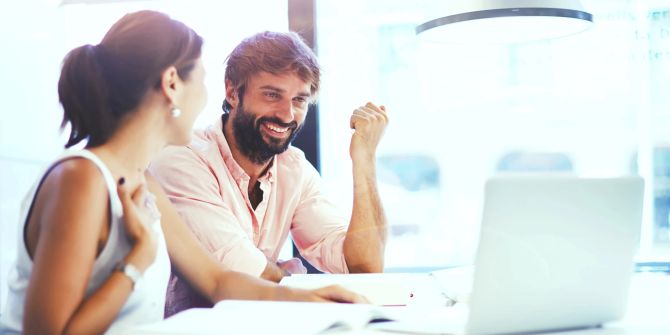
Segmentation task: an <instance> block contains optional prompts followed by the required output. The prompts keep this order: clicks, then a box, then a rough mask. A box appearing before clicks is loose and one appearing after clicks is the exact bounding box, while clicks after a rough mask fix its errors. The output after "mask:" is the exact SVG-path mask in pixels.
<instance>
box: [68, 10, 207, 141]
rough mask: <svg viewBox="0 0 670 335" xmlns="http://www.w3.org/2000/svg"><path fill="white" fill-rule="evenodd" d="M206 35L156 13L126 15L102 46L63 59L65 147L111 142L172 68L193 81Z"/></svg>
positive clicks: (104, 39) (74, 52)
mask: <svg viewBox="0 0 670 335" xmlns="http://www.w3.org/2000/svg"><path fill="white" fill-rule="evenodd" d="M202 43H203V40H202V38H201V37H200V36H199V35H198V34H197V33H196V32H195V31H193V30H192V29H191V28H189V27H187V26H186V25H184V24H183V23H181V22H179V21H176V20H173V19H171V18H170V17H169V16H167V15H165V14H162V13H159V12H155V11H139V12H135V13H131V14H126V15H125V16H124V17H123V18H121V19H120V20H119V21H117V22H116V23H115V24H114V25H113V26H112V28H110V30H109V31H108V32H107V34H106V35H105V37H104V38H103V39H102V42H100V44H98V45H90V44H88V45H83V46H81V47H78V48H75V49H74V50H72V51H70V52H69V53H68V54H67V56H65V60H64V61H63V68H62V69H61V75H60V79H59V81H58V96H59V100H60V102H61V104H62V105H63V122H62V124H61V127H65V125H67V124H68V123H69V124H70V126H71V130H70V138H69V140H68V142H67V144H66V145H65V147H70V146H73V145H75V144H77V143H79V142H81V141H83V140H88V146H89V147H93V146H98V145H100V144H103V143H105V142H106V141H107V140H108V139H109V138H110V137H111V136H112V134H113V133H114V132H115V131H116V128H117V127H118V125H119V122H120V120H121V119H122V118H123V117H125V116H126V115H128V114H129V113H131V112H132V111H134V110H135V109H136V108H137V106H138V105H139V104H140V102H141V101H142V99H143V98H144V96H145V95H146V94H147V92H149V91H150V90H152V89H160V83H161V74H162V73H163V71H165V69H167V68H168V67H170V66H174V67H176V68H177V74H178V75H179V77H180V78H181V79H182V80H188V79H189V75H190V73H191V71H192V70H193V69H194V68H195V64H196V61H197V60H198V58H200V53H201V49H202Z"/></svg>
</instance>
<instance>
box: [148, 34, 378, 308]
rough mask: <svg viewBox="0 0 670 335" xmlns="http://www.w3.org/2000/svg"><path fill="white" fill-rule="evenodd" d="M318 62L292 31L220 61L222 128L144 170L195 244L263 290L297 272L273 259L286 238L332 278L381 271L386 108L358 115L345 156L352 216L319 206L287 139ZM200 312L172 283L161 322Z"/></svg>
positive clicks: (245, 44)
mask: <svg viewBox="0 0 670 335" xmlns="http://www.w3.org/2000/svg"><path fill="white" fill-rule="evenodd" d="M319 76H320V69H319V65H318V62H317V60H316V56H315V55H314V53H313V52H312V51H311V49H310V48H309V47H307V45H305V43H304V42H303V41H302V40H301V39H300V37H299V36H298V35H297V34H295V33H276V32H264V33H260V34H257V35H254V36H251V37H249V38H247V39H245V40H244V41H242V43H240V44H239V45H238V46H237V47H236V48H235V49H234V50H233V52H232V53H231V54H230V55H229V56H228V60H227V66H226V74H225V81H226V98H225V101H224V103H223V110H224V113H223V115H222V116H221V119H220V120H218V121H217V122H216V123H215V124H213V125H211V126H210V127H208V128H207V129H205V130H203V131H199V132H196V134H195V136H194V141H193V142H192V143H191V144H190V145H188V146H185V147H169V148H167V149H166V150H164V152H163V153H162V154H161V155H160V156H159V158H158V159H157V160H155V161H154V162H152V164H151V167H150V171H151V173H152V174H153V175H154V176H155V177H156V178H157V179H158V181H159V182H160V183H161V184H162V186H163V188H164V189H165V191H166V192H167V194H168V196H169V197H170V200H171V201H172V202H173V204H174V205H175V206H176V207H177V210H178V211H179V213H180V215H181V216H182V217H183V218H184V221H185V222H186V223H187V224H188V225H189V228H190V229H191V231H193V233H194V234H195V235H196V237H197V238H198V239H199V241H200V242H201V244H202V245H203V246H204V247H205V248H206V249H207V250H208V251H209V252H210V253H211V254H212V255H213V256H214V257H215V258H216V259H218V260H219V261H220V262H222V263H223V264H224V265H226V266H227V267H228V268H230V269H231V270H236V271H240V272H245V273H248V274H251V275H256V276H259V277H261V278H265V279H268V280H272V281H279V280H280V279H281V278H282V277H283V276H285V275H290V274H292V273H304V272H305V268H304V266H303V265H302V263H301V262H300V261H299V259H297V258H293V259H290V260H287V261H280V260H278V259H277V257H278V254H279V251H280V249H281V247H282V246H283V245H284V243H285V242H286V240H287V237H288V234H289V233H291V236H292V238H293V241H294V242H295V244H296V246H297V247H298V249H299V251H300V253H301V254H302V255H303V256H304V257H305V258H306V259H307V260H308V261H309V262H310V263H311V264H313V265H314V266H316V267H317V268H318V269H320V270H322V271H325V272H331V273H348V272H352V273H353V272H381V271H382V270H383V265H384V245H385V241H386V233H387V229H386V219H385V216H384V211H383V209H382V205H381V202H380V200H379V195H378V191H377V186H376V177H375V155H376V149H377V145H378V143H379V141H380V139H381V137H382V134H383V132H384V129H385V128H386V124H387V122H388V118H387V115H386V110H385V108H384V107H382V106H380V107H378V106H376V105H374V104H372V103H367V104H366V105H364V106H361V107H359V108H356V109H355V110H354V111H353V113H352V115H351V119H350V124H349V125H346V124H343V125H333V126H334V127H351V128H352V129H354V132H353V134H352V137H351V144H350V147H349V152H350V156H351V159H352V168H353V181H354V203H353V209H352V213H351V216H350V218H347V215H346V213H342V212H341V211H339V210H338V209H337V208H335V206H333V204H332V203H331V202H330V201H329V200H328V199H326V198H325V197H324V196H323V195H322V193H321V190H320V188H319V184H320V176H319V174H318V172H317V171H316V170H315V169H314V167H313V166H312V165H311V164H310V163H309V162H308V161H307V160H306V159H305V156H304V154H303V153H302V151H300V150H299V149H297V148H295V147H292V146H291V145H290V144H291V141H292V140H293V139H294V138H295V136H296V135H297V134H298V132H299V131H300V128H301V127H302V125H303V122H304V121H305V116H306V114H307V110H308V107H309V104H310V103H312V102H313V100H314V99H315V97H316V94H317V92H318V90H319ZM198 306H209V303H208V302H207V301H206V300H205V299H203V298H201V297H200V296H199V294H198V293H197V292H195V291H193V290H192V289H191V288H190V287H189V286H188V284H186V282H185V281H183V280H181V279H180V277H179V274H178V273H173V274H172V277H171V278H170V284H169V288H168V293H167V301H166V307H165V313H166V316H169V315H172V314H174V313H176V312H178V311H181V310H183V309H186V308H190V307H198Z"/></svg>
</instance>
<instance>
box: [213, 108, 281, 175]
mask: <svg viewBox="0 0 670 335" xmlns="http://www.w3.org/2000/svg"><path fill="white" fill-rule="evenodd" d="M228 118H230V116H228ZM224 121H225V122H224V123H223V136H224V137H225V138H226V142H228V147H229V148H230V153H231V154H232V155H233V159H234V160H235V162H237V164H238V165H239V166H240V167H241V168H242V170H244V172H245V173H246V174H247V175H248V176H249V179H250V180H249V185H250V187H251V186H252V185H254V184H255V183H256V181H257V180H258V178H260V177H261V176H262V175H263V174H265V172H266V171H267V170H268V168H269V167H270V164H271V163H272V159H269V160H268V161H267V162H264V163H262V164H257V163H255V162H254V161H252V160H250V159H249V158H248V157H247V156H246V155H244V154H243V153H242V151H241V150H240V149H239V146H238V144H237V141H236V140H235V135H234V134H233V123H232V121H230V120H224Z"/></svg>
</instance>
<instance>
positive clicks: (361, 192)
mask: <svg viewBox="0 0 670 335" xmlns="http://www.w3.org/2000/svg"><path fill="white" fill-rule="evenodd" d="M357 162H362V163H357ZM353 172H354V174H353V176H354V204H353V210H352V213H351V222H350V224H349V229H348V230H347V236H346V238H345V240H344V257H345V260H346V262H347V267H348V268H349V272H351V273H361V272H382V271H383V270H384V248H385V245H386V235H387V228H386V216H385V215H384V209H383V207H382V204H381V199H380V197H379V192H378V190H377V181H376V174H375V163H374V158H373V159H372V160H356V159H354V160H353Z"/></svg>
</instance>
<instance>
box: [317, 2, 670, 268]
mask: <svg viewBox="0 0 670 335" xmlns="http://www.w3.org/2000/svg"><path fill="white" fill-rule="evenodd" d="M582 2H583V4H584V6H585V7H586V8H587V10H588V11H590V12H592V13H593V14H594V25H593V26H592V28H591V29H590V30H589V31H587V32H584V33H581V34H578V35H574V36H569V37H566V38H562V39H556V40H551V41H540V42H533V43H524V44H515V45H490V44H489V45H473V44H469V45H468V44H460V45H458V44H451V45H450V44H440V43H434V42H432V43H431V42H428V41H424V40H422V39H421V38H420V37H417V36H416V35H415V33H414V28H415V27H416V25H417V24H420V23H423V22H425V21H428V20H430V19H434V18H436V17H439V16H440V14H439V13H440V5H441V3H443V1H439V0H434V1H428V0H427V1H422V2H421V4H420V5H419V4H418V3H416V2H409V1H402V0H368V1H355V0H347V1H337V2H332V1H324V0H320V1H317V2H316V4H317V6H316V8H317V10H316V22H317V27H316V31H317V50H318V54H319V58H320V60H321V65H322V66H323V83H322V93H321V95H320V106H319V107H320V115H319V118H320V132H321V137H320V138H321V172H322V176H323V178H324V182H325V184H326V185H327V190H328V192H329V193H331V194H332V195H333V197H334V198H337V199H342V203H341V205H342V206H346V207H345V208H350V207H351V189H350V188H349V189H346V188H343V186H342V185H351V176H350V175H351V173H350V170H349V169H344V168H342V163H341V162H349V161H350V160H349V157H348V145H349V138H350V136H351V133H350V131H349V130H348V118H349V116H350V113H351V111H352V110H353V109H354V108H356V107H357V106H359V105H362V104H365V103H366V102H367V101H372V102H376V103H381V104H384V105H386V106H387V107H388V110H389V115H390V118H391V120H390V124H389V126H388V128H387V131H386V134H385V137H384V138H383V140H382V143H381V144H380V148H379V149H378V169H379V172H378V182H379V188H380V191H381V193H382V200H383V202H384V207H385V209H386V212H387V216H388V218H389V221H390V228H391V229H390V233H391V236H390V239H389V243H388V246H387V251H386V263H387V264H386V265H387V268H388V269H389V270H392V269H394V268H407V267H443V266H448V265H458V264H468V263H471V262H472V259H473V256H474V251H475V249H476V243H477V240H478V226H479V220H480V215H481V213H480V212H481V208H482V198H483V185H484V182H485V180H486V179H487V178H488V177H490V176H492V175H494V174H496V173H498V172H500V171H506V172H510V171H525V172H529V171H544V172H547V171H553V172H557V173H572V174H576V175H578V176H585V177H586V176H588V177H606V176H618V175H628V174H632V173H637V174H640V175H641V176H643V177H644V178H645V180H646V183H647V190H646V197H645V214H644V219H643V220H644V222H643V237H642V240H641V248H640V253H639V255H638V260H639V261H659V260H668V256H670V253H669V252H668V251H670V228H669V227H670V226H669V224H668V207H669V206H670V205H668V203H669V202H670V191H669V190H670V188H669V186H668V180H669V179H668V178H670V169H669V168H668V166H667V165H668V164H666V163H667V160H668V157H670V154H669V153H668V152H670V151H668V146H669V145H670V118H669V117H668V116H669V115H670V94H668V92H670V43H668V41H670V1H669V0H665V1H654V2H647V1H628V0H583V1H582ZM651 3H653V5H651ZM636 153H639V154H636ZM631 157H635V158H631ZM631 159H633V161H632V162H631ZM349 187H350V186H349ZM603 234H606V232H603Z"/></svg>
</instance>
